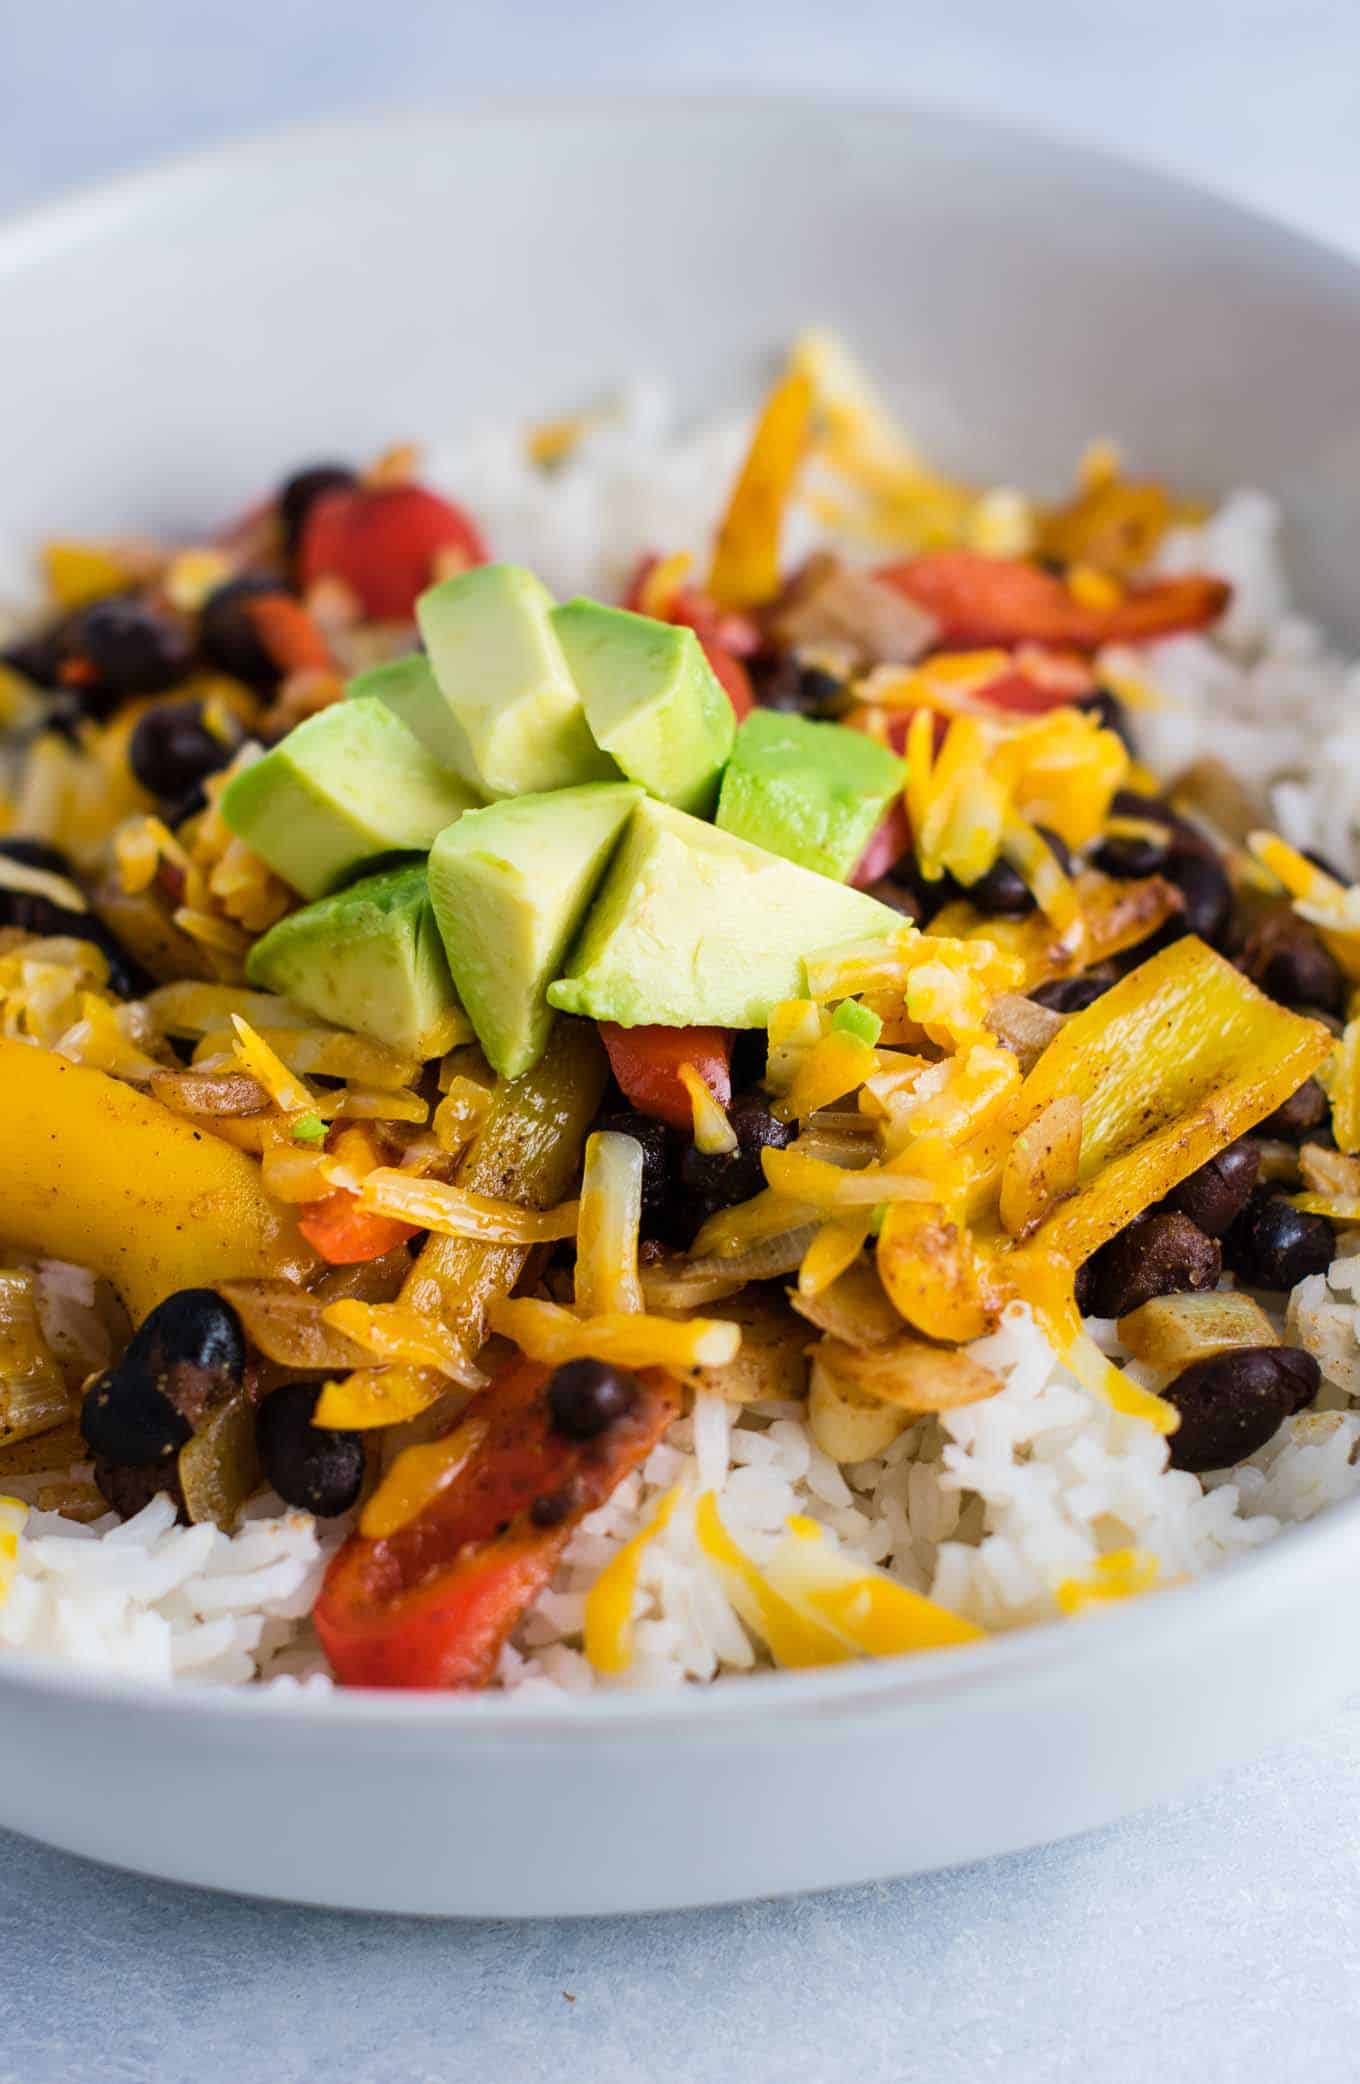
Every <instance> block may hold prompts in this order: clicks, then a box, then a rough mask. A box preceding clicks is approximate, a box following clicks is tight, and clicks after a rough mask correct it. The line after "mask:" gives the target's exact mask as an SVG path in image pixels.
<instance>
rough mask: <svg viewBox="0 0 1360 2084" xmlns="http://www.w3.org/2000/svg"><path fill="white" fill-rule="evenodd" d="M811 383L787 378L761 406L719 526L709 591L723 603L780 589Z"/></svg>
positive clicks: (746, 601)
mask: <svg viewBox="0 0 1360 2084" xmlns="http://www.w3.org/2000/svg"><path fill="white" fill-rule="evenodd" d="M811 423H812V385H811V383H810V382H809V380H808V378H807V377H806V376H805V375H804V374H803V373H802V371H801V370H794V371H792V372H791V373H790V374H789V375H787V376H785V377H784V378H782V380H781V381H780V382H779V383H777V384H776V385H775V387H774V389H773V390H772V391H771V392H770V395H769V397H768V398H767V399H766V400H765V404H764V406H763V408H762V410H761V413H760V417H759V419H758V420H757V421H756V425H755V431H754V433H753V434H752V436H751V445H750V448H749V449H748V450H747V453H746V460H745V462H744V463H743V464H742V467H741V473H740V476H739V477H738V479H737V482H736V484H735V485H734V486H733V488H732V496H731V498H730V499H729V501H728V504H727V511H726V513H725V514H724V515H723V518H722V521H721V523H720V525H719V528H718V540H717V544H716V547H715V549H714V552H713V565H712V569H711V570H710V572H709V575H708V590H709V593H710V594H711V595H712V597H713V599H714V600H715V601H716V602H717V603H718V606H719V607H720V608H758V607H762V606H763V605H764V604H765V603H766V602H767V601H772V600H773V599H774V597H775V595H776V594H777V593H778V591H779V534H780V527H781V524H782V522H783V518H784V509H785V507H786V506H787V505H788V501H789V495H790V493H791V492H792V490H793V485H794V480H795V478H796V477H797V475H798V469H799V466H800V464H801V463H802V460H803V456H804V454H805V452H806V450H807V445H808V436H809V433H810V431H811Z"/></svg>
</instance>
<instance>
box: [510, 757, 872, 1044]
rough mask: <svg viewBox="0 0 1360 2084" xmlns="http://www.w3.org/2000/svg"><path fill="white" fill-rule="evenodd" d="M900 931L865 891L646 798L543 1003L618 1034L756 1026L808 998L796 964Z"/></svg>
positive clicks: (801, 968)
mask: <svg viewBox="0 0 1360 2084" xmlns="http://www.w3.org/2000/svg"><path fill="white" fill-rule="evenodd" d="M901 927H902V920H901V918H900V916H899V915H898V913H896V912H894V911H890V910H889V908H888V906H887V905H881V904H879V903H878V902H877V900H876V899H874V898H872V897H866V896H865V895H864V893H863V892H862V891H859V890H847V889H846V888H845V886H844V885H843V884H840V883H833V882H830V881H829V880H828V879H827V877H825V876H819V875H814V874H813V873H812V872H811V871H810V870H808V869H806V868H798V867H796V866H795V865H794V863H793V862H791V861H782V860H780V858H779V857H778V856H777V855H775V854H770V853H767V852H766V851H765V849H764V848H763V847H756V846H752V845H751V843H750V842H749V841H748V840H744V839H738V838H737V837H736V836H735V835H734V834H733V833H730V832H721V831H719V829H718V828H717V826H716V825H705V824H704V823H703V822H702V821H701V820H700V819H698V818H691V817H687V816H686V814H685V813H684V812H683V811H678V810H673V809H671V807H670V806H669V805H668V804H664V803H655V802H653V801H652V800H651V799H650V798H647V799H644V801H643V802H642V803H640V804H639V805H638V808H637V809H636V811H634V813H633V817H632V821H631V823H630V825H629V827H628V830H627V832H626V834H625V835H624V839H623V843H622V845H621V846H620V848H619V850H618V852H617V854H616V855H615V856H614V860H613V862H612V864H611V866H610V870H609V873H608V875H607V876H606V877H605V880H604V883H603V885H602V886H601V889H600V892H599V895H598V896H597V897H596V899H595V902H594V904H593V905H592V906H591V908H590V911H589V912H588V913H587V915H586V922H585V925H584V926H583V927H582V929H581V934H580V938H579V940H578V941H577V943H576V946H575V947H574V948H573V950H572V952H571V954H570V956H569V958H568V961H567V965H566V973H565V975H564V976H562V977H560V978H559V979H558V980H557V982H556V983H554V984H552V985H550V986H549V988H548V1003H549V1004H550V1005H552V1006H556V1007H558V1008H559V1009H560V1010H561V1011H562V1012H564V1013H584V1014H587V1015H588V1016H589V1017H590V1018H591V1019H593V1020H616V1021H618V1022H619V1023H620V1024H621V1025H622V1026H623V1027H640V1026H644V1025H646V1024H648V1023H651V1022H656V1023H657V1024H658V1025H660V1026H661V1027H691V1026H708V1025H713V1026H715V1027H732V1028H754V1027H763V1026H764V1025H765V1023H766V1021H767V1020H768V1019H769V1017H770V1012H771V1009H772V1008H773V1007H775V1006H777V1005H778V1004H779V1002H780V1000H781V999H788V998H796V997H798V996H799V995H800V994H801V993H802V992H803V991H804V990H805V989H806V980H805V977H804V974H803V958H804V956H805V955H812V954H815V953H817V952H818V951H820V950H821V949H824V948H832V947H835V946H836V945H837V944H838V943H839V942H843V941H863V940H871V939H874V938H875V937H877V936H879V935H886V934H891V933H897V932H899V931H900V930H901Z"/></svg>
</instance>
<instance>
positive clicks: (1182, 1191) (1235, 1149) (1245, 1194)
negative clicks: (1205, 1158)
mask: <svg viewBox="0 0 1360 2084" xmlns="http://www.w3.org/2000/svg"><path fill="white" fill-rule="evenodd" d="M1260 1170H1261V1153H1260V1151H1259V1150H1258V1149H1257V1147H1256V1145H1255V1144H1254V1143H1251V1142H1249V1141H1248V1140H1247V1139H1246V1138H1245V1137H1241V1138H1239V1140H1238V1141H1237V1142H1236V1143H1230V1144H1229V1145H1228V1147H1227V1149H1226V1150H1221V1151H1220V1152H1219V1153H1218V1156H1217V1157H1216V1158H1210V1160H1209V1162H1208V1163H1207V1165H1201V1166H1200V1168H1199V1170H1198V1171H1197V1172H1192V1173H1191V1174H1190V1176H1189V1177H1188V1179H1183V1180H1182V1181H1181V1183H1180V1185H1179V1186H1178V1187H1173V1188H1172V1190H1171V1192H1170V1193H1169V1194H1168V1195H1167V1197H1166V1200H1165V1201H1164V1202H1163V1203H1162V1206H1163V1208H1169V1209H1175V1210H1177V1211H1178V1212H1179V1213H1180V1214H1181V1215H1183V1216H1188V1217H1189V1218H1190V1221H1191V1222H1192V1223H1194V1224H1197V1225H1198V1227H1199V1228H1200V1229H1201V1230H1202V1231H1203V1232H1204V1234H1205V1236H1206V1237H1222V1235H1223V1233H1224V1231H1225V1230H1226V1229H1227V1228H1228V1226H1229V1224H1231V1223H1233V1222H1235V1221H1236V1219H1237V1217H1238V1216H1240V1215H1241V1213H1242V1211H1243V1209H1244V1208H1245V1207H1246V1205H1247V1202H1248V1201H1249V1200H1250V1198H1251V1192H1252V1189H1253V1187H1254V1186H1255V1185H1256V1179H1257V1175H1258V1174H1259V1172H1260Z"/></svg>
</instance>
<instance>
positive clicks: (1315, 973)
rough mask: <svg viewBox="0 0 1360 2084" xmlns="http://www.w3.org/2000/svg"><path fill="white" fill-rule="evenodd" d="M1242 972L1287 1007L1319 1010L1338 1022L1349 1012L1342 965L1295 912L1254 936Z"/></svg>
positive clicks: (1265, 923)
mask: <svg viewBox="0 0 1360 2084" xmlns="http://www.w3.org/2000/svg"><path fill="white" fill-rule="evenodd" d="M1238 966H1239V968H1240V969H1241V970H1242V971H1243V973H1244V975H1246V976H1248V977H1250V979H1251V981H1252V983H1253V984H1255V985H1257V986H1259V988H1260V989H1261V990H1262V991H1263V992H1265V993H1266V995H1267V997H1269V998H1272V999H1275V1000H1276V1001H1277V1002H1278V1003H1279V1004H1280V1005H1281V1006H1299V1007H1304V1006H1308V1007H1313V1006H1315V1007H1317V1009H1318V1011H1319V1012H1322V1013H1330V1014H1332V1015H1333V1016H1335V1015H1337V1014H1340V1013H1343V1012H1344V1011H1345V1007H1346V980H1345V978H1344V977H1343V976H1342V974H1341V968H1340V965H1339V964H1338V963H1337V962H1336V961H1335V960H1334V958H1333V957H1332V956H1331V955H1330V954H1329V952H1328V950H1327V949H1326V948H1324V946H1323V944H1322V942H1321V940H1320V939H1319V938H1318V936H1317V934H1316V933H1315V932H1314V931H1313V928H1312V927H1311V926H1309V924H1308V922H1307V921H1306V920H1305V919H1298V918H1295V916H1294V914H1293V913H1292V912H1286V913H1283V914H1276V915H1274V916H1272V917H1271V918H1269V919H1266V920H1264V921H1262V923H1261V925H1260V926H1258V927H1257V928H1256V929H1255V931H1254V932H1252V933H1250V934H1248V936H1247V939H1246V942H1245V944H1244V946H1243V949H1242V953H1241V955H1240V957H1239V958H1238Z"/></svg>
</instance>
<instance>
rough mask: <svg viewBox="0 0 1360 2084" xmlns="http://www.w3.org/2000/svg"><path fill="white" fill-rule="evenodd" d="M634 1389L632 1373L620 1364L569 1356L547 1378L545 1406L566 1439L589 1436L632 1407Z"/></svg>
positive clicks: (591, 1437) (593, 1437)
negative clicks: (617, 1365)
mask: <svg viewBox="0 0 1360 2084" xmlns="http://www.w3.org/2000/svg"><path fill="white" fill-rule="evenodd" d="M638 1390H639V1383H638V1380H637V1377H636V1375H629V1374H626V1373H625V1372H624V1370H623V1369H622V1368H611V1367H610V1366H608V1365H607V1363H606V1362H604V1361H602V1360H569V1361H567V1362H566V1364H565V1365H564V1366H563V1367H560V1368H558V1369H556V1370H555V1372H554V1373H553V1375H552V1377H551V1379H550V1380H549V1383H548V1392H547V1394H548V1410H549V1412H550V1413H551V1416H552V1422H553V1424H554V1425H555V1426H556V1428H557V1430H558V1432H559V1433H565V1434H566V1436H567V1438H568V1439H569V1440H593V1439H595V1438H596V1436H597V1435H598V1434H600V1433H603V1432H604V1431H605V1430H606V1428H607V1427H609V1426H611V1425H613V1424H614V1422H615V1421H616V1420H617V1419H620V1418H623V1417H624V1416H625V1415H626V1413H628V1412H629V1411H631V1410H632V1408H633V1406H634V1404H635V1403H636V1402H637V1399H638Z"/></svg>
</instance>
